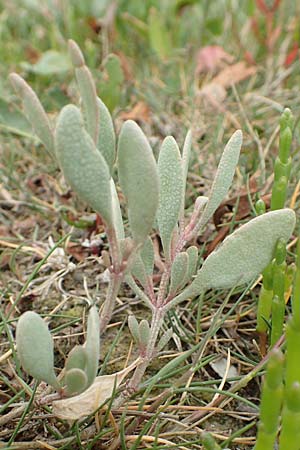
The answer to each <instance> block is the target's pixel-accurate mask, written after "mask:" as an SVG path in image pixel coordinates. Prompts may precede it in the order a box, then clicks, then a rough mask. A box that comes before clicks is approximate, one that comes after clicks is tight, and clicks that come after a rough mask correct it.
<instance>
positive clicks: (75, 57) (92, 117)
mask: <svg viewBox="0 0 300 450" xmlns="http://www.w3.org/2000/svg"><path fill="white" fill-rule="evenodd" d="M69 52H70V56H71V59H72V63H73V65H74V67H75V76H76V80H77V83H78V88H79V92H80V96H81V99H82V106H83V112H84V117H85V120H86V126H87V131H88V132H89V134H90V136H91V137H92V138H93V141H94V142H95V143H97V142H98V133H99V115H100V111H99V105H98V97H97V91H96V86H95V82H94V79H93V77H92V74H91V72H90V70H89V68H88V67H87V66H86V65H85V62H84V57H83V55H82V53H81V50H80V48H79V47H78V45H77V44H76V42H74V41H72V40H71V39H70V40H69Z"/></svg>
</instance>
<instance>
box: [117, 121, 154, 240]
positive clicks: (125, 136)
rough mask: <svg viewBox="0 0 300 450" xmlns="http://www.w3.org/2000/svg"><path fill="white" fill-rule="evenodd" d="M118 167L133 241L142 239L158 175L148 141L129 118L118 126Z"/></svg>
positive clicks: (150, 222) (150, 217) (151, 211)
mask: <svg viewBox="0 0 300 450" xmlns="http://www.w3.org/2000/svg"><path fill="white" fill-rule="evenodd" d="M118 171H119V179H120V184H121V188H122V190H123V192H124V194H125V196H126V198H127V203H128V218H129V224H130V228H131V231H132V235H133V238H134V240H135V241H136V242H137V243H141V242H144V240H145V238H146V236H147V235H148V234H149V232H150V231H151V228H152V226H153V222H154V219H155V215H156V211H157V207H158V176H157V167H156V162H155V159H154V156H153V153H152V149H151V147H150V145H149V142H148V141H147V138H146V136H145V135H144V133H143V132H142V130H141V129H140V127H139V126H138V125H137V124H136V123H135V122H133V121H132V120H128V121H126V122H125V123H124V124H123V126H122V129H121V133H120V138H119V144H118Z"/></svg>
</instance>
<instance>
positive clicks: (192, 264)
mask: <svg viewBox="0 0 300 450" xmlns="http://www.w3.org/2000/svg"><path fill="white" fill-rule="evenodd" d="M186 252H187V254H188V257H189V262H188V268H187V277H186V281H189V280H190V279H191V278H192V276H193V275H195V272H196V269H197V263H198V249H197V247H195V246H194V245H192V246H191V247H189V248H188V249H187V251H186Z"/></svg>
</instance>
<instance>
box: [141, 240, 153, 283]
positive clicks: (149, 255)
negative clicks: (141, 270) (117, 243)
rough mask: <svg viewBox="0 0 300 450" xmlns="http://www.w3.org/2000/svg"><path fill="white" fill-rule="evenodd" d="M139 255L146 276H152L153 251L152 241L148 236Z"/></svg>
mask: <svg viewBox="0 0 300 450" xmlns="http://www.w3.org/2000/svg"><path fill="white" fill-rule="evenodd" d="M140 253H141V258H142V260H143V263H144V266H145V270H146V274H147V275H148V276H152V275H153V267H154V249H153V243H152V239H151V238H150V237H149V236H148V237H147V239H146V242H145V244H144V245H143V247H142V249H141V252H140Z"/></svg>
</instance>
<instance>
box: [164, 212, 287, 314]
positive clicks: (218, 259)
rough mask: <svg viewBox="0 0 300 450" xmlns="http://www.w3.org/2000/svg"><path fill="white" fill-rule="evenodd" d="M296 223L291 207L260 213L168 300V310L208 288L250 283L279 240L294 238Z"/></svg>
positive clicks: (263, 265)
mask: <svg viewBox="0 0 300 450" xmlns="http://www.w3.org/2000/svg"><path fill="white" fill-rule="evenodd" d="M295 223H296V216H295V213H294V211H293V210H291V209H288V208H287V209H280V210H277V211H271V212H268V213H266V214H262V215H260V216H257V217H256V218H255V219H252V220H251V221H250V222H248V223H247V224H245V225H242V226H241V227H240V228H239V229H238V230H236V231H235V232H234V233H232V234H231V235H230V236H228V237H227V238H226V239H225V240H224V242H223V243H222V244H221V245H220V247H219V248H218V249H217V250H215V251H214V252H213V253H211V254H210V255H209V256H208V258H207V259H206V260H205V262H204V264H203V266H202V267H201V269H200V270H199V271H198V273H197V276H196V278H195V279H194V281H193V282H192V284H190V285H189V286H188V287H187V288H185V289H184V291H183V292H181V294H179V295H178V296H177V297H175V298H174V299H173V300H172V301H171V302H169V303H168V305H167V307H166V310H169V309H170V308H172V307H174V306H175V305H176V304H178V303H180V302H183V301H184V300H186V299H187V298H189V297H195V296H196V295H199V294H201V293H202V292H204V291H206V290H207V289H214V288H215V289H227V288H231V287H234V286H239V285H242V284H245V283H248V282H250V281H251V280H252V279H253V278H255V277H256V276H258V275H259V274H260V273H262V271H263V270H264V269H265V268H266V266H267V265H268V264H269V262H270V261H271V260H272V257H273V255H274V251H275V248H276V244H277V241H278V239H280V238H283V239H285V240H286V241H287V240H288V239H289V238H290V236H291V234H292V232H293V230H294V227H295Z"/></svg>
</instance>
